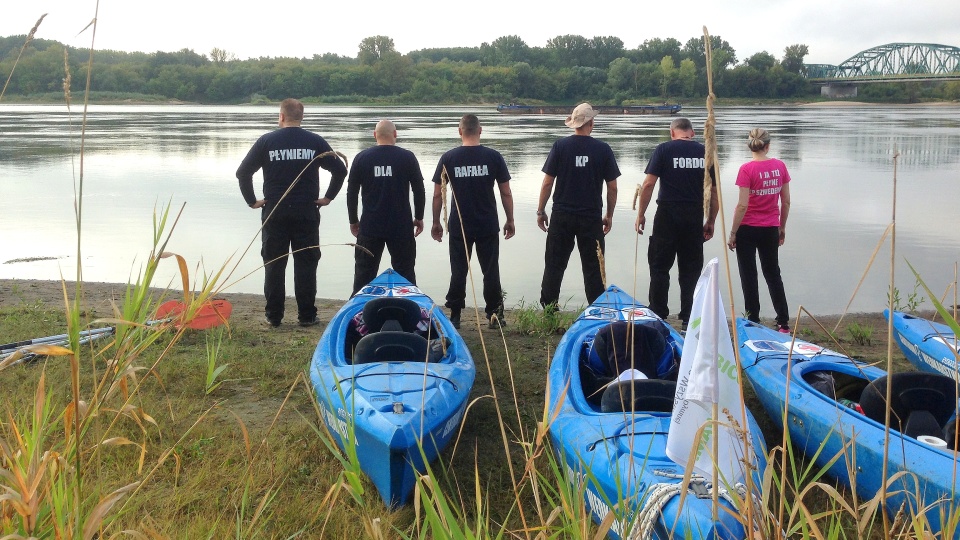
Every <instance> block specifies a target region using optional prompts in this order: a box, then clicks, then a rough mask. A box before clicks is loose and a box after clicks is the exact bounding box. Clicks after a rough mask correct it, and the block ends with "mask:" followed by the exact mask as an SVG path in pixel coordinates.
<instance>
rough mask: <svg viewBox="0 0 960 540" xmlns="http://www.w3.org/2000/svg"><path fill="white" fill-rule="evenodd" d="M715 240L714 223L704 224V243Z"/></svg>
mask: <svg viewBox="0 0 960 540" xmlns="http://www.w3.org/2000/svg"><path fill="white" fill-rule="evenodd" d="M711 238H713V223H704V224H703V241H704V242H706V241H707V240H709V239H711Z"/></svg>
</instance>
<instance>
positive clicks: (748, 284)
mask: <svg viewBox="0 0 960 540" xmlns="http://www.w3.org/2000/svg"><path fill="white" fill-rule="evenodd" d="M779 252H780V228H779V227H754V226H751V225H740V228H739V229H737V266H738V267H739V268H740V287H741V288H742V289H743V309H744V311H746V312H747V318H748V319H750V320H751V321H754V322H760V287H759V285H758V280H757V255H758V254H759V255H760V269H761V270H762V271H763V279H765V280H766V281H767V290H769V291H770V299H771V300H772V301H773V310H774V311H775V312H776V314H777V324H781V325H786V324H788V323H789V322H790V311H789V308H788V307H787V293H786V292H785V291H784V289H783V279H782V278H781V277H780V257H779Z"/></svg>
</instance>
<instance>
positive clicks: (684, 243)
mask: <svg viewBox="0 0 960 540" xmlns="http://www.w3.org/2000/svg"><path fill="white" fill-rule="evenodd" d="M693 137H694V132H693V124H691V123H690V120H688V119H686V118H675V119H674V120H673V121H672V122H670V140H669V141H667V142H665V143H661V144H659V145H658V146H657V148H656V149H655V150H654V151H653V155H651V156H650V162H649V163H648V164H647V168H646V170H645V171H644V172H645V173H646V175H647V176H646V178H645V179H644V181H643V185H642V186H641V187H640V210H639V212H638V213H637V222H636V230H637V232H638V233H639V234H643V228H644V225H646V221H647V220H646V217H645V216H644V214H645V213H646V211H647V206H649V205H650V201H651V200H652V199H653V188H654V186H656V184H657V179H660V180H661V182H660V192H659V193H658V195H657V212H656V214H654V216H653V231H652V233H651V235H650V244H649V245H648V246H647V262H648V263H649V265H650V295H649V303H650V309H651V310H652V311H653V312H654V313H656V314H657V315H659V316H660V317H661V318H663V319H666V318H667V316H668V315H669V314H670V309H669V307H668V306H667V295H668V292H669V291H670V270H671V269H672V268H673V261H674V260H676V261H677V273H678V280H679V282H680V313H679V318H680V324H681V328H682V329H683V330H686V329H687V322H688V321H689V320H690V310H691V309H692V308H693V293H694V290H695V289H696V288H697V281H698V280H699V279H700V271H701V270H702V269H703V243H704V242H706V241H707V240H710V239H711V238H713V225H714V221H715V220H716V219H717V212H718V211H719V210H720V203H719V202H718V201H717V186H716V183H714V185H713V187H712V188H711V191H710V212H709V215H708V217H707V220H706V222H704V220H703V213H704V212H703V162H704V147H703V145H702V144H700V143H699V142H697V141H695V140H693ZM712 175H713V173H712V171H711V176H712Z"/></svg>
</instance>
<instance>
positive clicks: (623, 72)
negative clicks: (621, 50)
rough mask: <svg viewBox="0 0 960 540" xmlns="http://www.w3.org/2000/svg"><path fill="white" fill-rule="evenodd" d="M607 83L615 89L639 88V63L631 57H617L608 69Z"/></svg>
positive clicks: (634, 89)
mask: <svg viewBox="0 0 960 540" xmlns="http://www.w3.org/2000/svg"><path fill="white" fill-rule="evenodd" d="M607 84H609V85H610V88H612V89H613V90H614V91H622V90H633V91H636V90H637V65H636V64H634V63H633V62H631V61H630V59H629V58H623V57H620V58H617V59H616V60H614V61H613V62H610V67H609V68H608V69H607Z"/></svg>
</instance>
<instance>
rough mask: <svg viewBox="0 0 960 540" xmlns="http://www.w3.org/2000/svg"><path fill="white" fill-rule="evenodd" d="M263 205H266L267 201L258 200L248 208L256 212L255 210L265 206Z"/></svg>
mask: <svg viewBox="0 0 960 540" xmlns="http://www.w3.org/2000/svg"><path fill="white" fill-rule="evenodd" d="M265 204H267V200H266V199H260V200H258V201H257V202H255V203H253V204H251V205H250V208H253V209H254V210H256V209H257V208H260V207H261V206H263V205H265Z"/></svg>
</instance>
